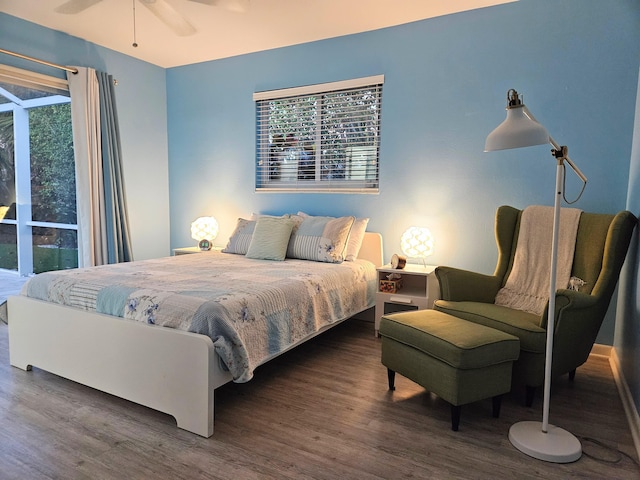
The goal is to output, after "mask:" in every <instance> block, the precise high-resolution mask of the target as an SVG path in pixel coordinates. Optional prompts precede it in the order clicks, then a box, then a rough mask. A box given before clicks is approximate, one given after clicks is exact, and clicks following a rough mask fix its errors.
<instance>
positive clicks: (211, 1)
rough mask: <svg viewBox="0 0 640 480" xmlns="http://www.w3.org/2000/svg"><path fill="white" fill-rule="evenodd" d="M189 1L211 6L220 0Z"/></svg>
mask: <svg viewBox="0 0 640 480" xmlns="http://www.w3.org/2000/svg"><path fill="white" fill-rule="evenodd" d="M189 1H190V2H196V3H202V4H204V5H211V6H212V7H213V6H215V5H217V4H218V3H220V0H189Z"/></svg>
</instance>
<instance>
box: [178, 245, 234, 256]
mask: <svg viewBox="0 0 640 480" xmlns="http://www.w3.org/2000/svg"><path fill="white" fill-rule="evenodd" d="M223 248H224V247H222V246H220V245H214V246H213V247H211V250H200V248H198V247H182V248H174V249H173V254H174V255H188V254H190V253H211V252H219V251H220V250H222V249H223Z"/></svg>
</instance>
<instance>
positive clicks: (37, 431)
mask: <svg viewBox="0 0 640 480" xmlns="http://www.w3.org/2000/svg"><path fill="white" fill-rule="evenodd" d="M7 335H8V333H7V327H6V325H4V324H1V323H0V478H1V479H3V480H4V479H7V480H12V479H20V480H22V479H96V478H100V479H122V478H127V479H149V478H153V479H165V478H166V479H185V480H187V479H188V480H191V479H203V480H204V479H206V480H209V479H231V478H234V479H243V480H244V479H268V478H274V479H275V478H278V479H296V480H298V479H323V480H325V479H326V480H329V479H337V478H340V479H352V478H353V479H372V480H374V479H396V478H413V479H420V478H429V479H441V478H442V479H474V478H477V479H485V478H518V479H525V480H526V479H538V478H545V479H568V478H581V479H585V478H586V479H589V478H593V479H603V478H606V479H625V480H627V479H634V478H638V479H640V469H639V468H638V459H637V457H636V454H635V447H634V445H633V440H632V437H631V432H630V430H629V427H628V425H627V422H626V418H625V415H624V411H623V409H622V403H621V401H620V398H619V397H618V394H617V391H616V387H615V383H614V381H613V378H612V374H611V370H610V367H609V364H608V362H607V360H606V359H604V358H601V357H591V358H590V359H589V361H588V362H587V364H585V365H584V366H583V367H581V368H580V369H578V373H577V375H576V379H575V381H574V382H569V381H568V380H567V379H566V378H561V379H559V380H558V381H556V382H555V383H554V385H553V389H552V399H551V417H550V419H551V423H555V424H559V425H560V426H562V427H563V428H566V429H567V430H569V431H571V432H572V433H574V434H575V435H576V436H578V437H579V438H580V440H581V441H582V444H583V449H584V452H585V454H584V455H583V456H582V458H581V459H580V460H578V461H577V462H575V463H572V464H567V465H555V464H549V463H545V462H542V461H539V460H536V459H532V458H529V457H528V456H526V455H524V454H522V453H520V452H519V451H517V450H516V449H515V448H514V447H513V446H512V445H511V444H510V443H509V440H508V430H509V427H510V426H511V425H512V424H513V423H515V422H517V421H521V420H540V417H541V406H540V404H539V400H538V401H537V402H536V403H534V406H533V407H532V408H526V407H524V406H523V404H522V402H521V399H522V396H521V395H520V394H513V395H507V396H505V398H504V400H503V405H502V410H501V417H500V418H497V419H496V418H493V417H492V416H491V401H490V400H485V401H481V402H476V403H474V404H471V405H466V406H464V407H463V409H462V419H461V423H460V430H459V431H458V432H453V431H452V430H451V423H450V422H451V420H450V410H449V405H448V404H447V403H446V402H444V401H443V400H441V399H440V398H438V397H437V396H435V395H433V394H431V393H429V392H426V391H424V389H422V388H421V387H419V386H418V385H416V384H414V383H413V382H411V381H409V380H407V379H406V378H403V377H401V376H398V378H397V380H396V387H397V389H396V391H394V392H390V391H388V388H387V375H386V369H385V368H384V367H383V366H382V365H381V363H380V340H379V339H377V338H374V336H373V333H372V325H371V323H368V322H362V321H357V320H350V321H347V322H345V323H344V324H342V325H339V326H337V327H335V328H334V329H332V330H330V331H329V332H326V333H324V334H323V335H321V336H319V337H317V338H316V339H314V340H312V341H310V342H308V343H307V344H305V345H303V346H301V347H298V348H296V349H294V350H292V351H290V352H288V353H286V354H285V355H283V356H282V357H279V358H277V359H275V360H273V361H271V362H270V363H268V364H267V365H264V366H262V367H259V368H258V369H257V370H256V374H255V377H254V379H253V380H251V381H250V382H248V383H246V384H228V385H225V386H223V387H222V388H220V389H219V390H218V391H217V392H216V412H215V415H216V418H215V433H214V435H213V437H211V438H208V439H206V438H202V437H199V436H197V435H194V434H191V433H189V432H186V431H184V430H181V429H178V428H177V427H176V424H175V420H174V419H173V418H171V417H170V416H168V415H165V414H162V413H159V412H156V411H153V410H150V409H148V408H146V407H142V406H140V405H136V404H133V403H131V402H127V401H125V400H122V399H119V398H116V397H113V396H111V395H107V394H104V393H102V392H99V391H96V390H93V389H91V388H88V387H85V386H83V385H79V384H76V383H74V382H71V381H68V380H65V379H62V378H60V377H57V376H55V375H52V374H49V373H47V372H44V371H41V370H38V369H34V371H32V372H24V371H21V370H19V369H15V368H12V367H10V366H9V352H8V341H7Z"/></svg>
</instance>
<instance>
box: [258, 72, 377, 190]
mask: <svg viewBox="0 0 640 480" xmlns="http://www.w3.org/2000/svg"><path fill="white" fill-rule="evenodd" d="M383 83H384V76H382V75H379V76H374V77H366V78H359V79H354V80H347V81H342V82H334V83H325V84H319V85H311V86H306V87H297V88H288V89H284V90H271V91H267V92H259V93H256V94H254V96H253V98H254V100H255V102H256V117H257V123H256V190H257V191H267V192H268V191H274V192H287V191H288V192H308V191H313V192H335V191H339V192H341V193H347V192H353V193H377V192H378V172H379V152H380V118H381V104H382V85H383Z"/></svg>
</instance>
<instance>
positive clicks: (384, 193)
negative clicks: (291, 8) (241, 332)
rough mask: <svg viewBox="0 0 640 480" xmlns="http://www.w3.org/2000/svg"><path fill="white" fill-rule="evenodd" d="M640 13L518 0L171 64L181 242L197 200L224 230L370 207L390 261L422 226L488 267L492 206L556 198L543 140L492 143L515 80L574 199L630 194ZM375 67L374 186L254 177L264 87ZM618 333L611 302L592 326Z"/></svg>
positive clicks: (608, 202)
mask: <svg viewBox="0 0 640 480" xmlns="http://www.w3.org/2000/svg"><path fill="white" fill-rule="evenodd" d="M551 11H553V12H554V15H550V13H549V12H551ZM639 12H640V9H639V8H638V4H637V2H632V1H618V2H602V1H599V0H590V1H586V0H563V1H562V2H557V1H555V0H521V1H519V2H516V3H511V4H507V5H502V6H498V7H492V8H486V9H482V10H477V11H473V12H466V13H460V14H455V15H449V16H445V17H440V18H435V19H430V20H425V21H421V22H416V23H412V24H408V25H404V26H400V27H394V28H389V29H384V30H378V31H374V32H368V33H363V34H358V35H352V36H346V37H340V38H336V39H330V40H325V41H319V42H314V43H308V44H304V45H299V46H293V47H288V48H282V49H276V50H271V51H266V52H261V53H256V54H251V55H245V56H239V57H234V58H230V59H224V60H219V61H213V62H205V63H200V64H196V65H190V66H184V67H178V68H172V69H169V70H168V71H167V92H168V93H167V97H168V118H169V123H168V132H169V179H170V197H171V245H172V247H177V246H182V245H190V244H192V243H193V241H192V240H191V239H190V238H189V223H190V222H191V221H192V220H193V219H194V218H196V217H197V216H200V215H203V214H211V215H214V216H215V217H216V218H217V219H218V221H219V223H220V224H221V233H220V240H219V242H220V243H225V241H226V238H227V237H228V235H229V234H230V233H231V231H232V230H233V227H234V225H235V220H236V218H237V217H238V216H246V215H249V214H251V213H252V212H266V213H283V212H295V211H297V210H304V211H307V212H309V213H315V214H334V215H340V214H355V215H358V216H371V222H370V224H369V225H370V226H369V229H370V230H376V231H380V232H382V234H383V237H384V241H385V259H387V260H388V259H389V257H390V256H391V254H392V253H393V252H397V251H399V239H400V236H401V234H402V232H403V231H404V230H405V229H406V228H407V227H409V226H411V225H420V226H426V227H429V228H430V229H431V231H432V233H433V234H434V236H435V239H436V248H435V253H434V255H433V256H432V257H430V258H429V260H428V261H429V262H430V263H433V264H449V265H455V266H459V267H464V268H469V269H473V270H478V271H482V272H485V273H491V272H492V271H493V268H494V266H495V262H496V258H497V253H496V247H495V242H494V237H493V216H494V213H495V209H496V208H497V207H498V206H499V205H502V204H510V205H514V206H517V207H524V206H526V205H529V204H534V203H536V204H547V205H551V204H552V202H553V198H554V195H553V190H554V182H555V161H554V160H553V158H552V157H551V155H550V153H549V149H548V148H547V147H544V146H542V147H535V148H530V149H521V150H510V151H504V152H497V153H491V154H488V153H483V148H484V140H485V138H486V135H487V134H488V133H489V132H490V131H491V130H492V129H493V128H494V127H495V126H497V125H498V124H499V123H500V122H501V121H502V120H503V119H504V116H505V113H504V106H505V98H506V92H507V90H508V89H509V88H516V89H517V90H519V91H520V92H521V93H523V94H524V96H525V97H524V98H525V102H526V103H527V105H528V107H529V108H530V109H531V110H532V112H533V113H534V114H535V115H536V117H537V118H538V120H539V121H540V122H541V123H543V124H544V125H545V126H546V127H547V129H548V130H549V131H550V132H551V134H552V135H553V137H554V138H555V139H556V140H557V141H559V142H560V143H561V144H566V145H568V146H569V151H570V156H571V158H572V159H573V160H574V161H575V162H576V163H577V164H578V165H579V166H580V168H581V169H582V170H583V171H584V173H585V174H586V175H587V177H588V178H589V180H590V181H589V185H588V187H587V190H586V191H585V193H584V195H583V197H582V198H581V199H580V201H579V202H578V203H577V204H576V205H575V206H576V207H578V208H581V209H583V210H587V211H593V212H616V211H618V210H622V209H624V208H625V206H626V196H627V183H628V173H629V162H630V154H631V143H632V133H633V120H634V105H635V104H634V101H635V95H636V86H637V81H638V65H640V28H639V26H640V25H639V15H640V13H639ZM375 74H384V75H385V85H384V89H383V107H382V140H381V152H380V162H381V167H380V168H381V169H380V194H379V195H337V194H265V193H255V192H254V183H253V178H254V173H253V172H254V161H255V149H254V135H255V131H254V130H255V109H254V104H253V101H252V94H253V93H254V92H256V91H261V90H268V89H276V88H284V87H292V86H299V85H306V84H313V83H321V82H329V81H335V80H343V79H349V78H357V77H362V76H367V75H375ZM569 177H571V175H569ZM568 185H569V186H568V191H567V197H568V198H571V197H575V195H576V194H577V193H578V188H577V183H576V182H574V181H569V183H568ZM613 334H614V318H613V313H610V314H609V318H608V319H607V321H606V322H605V326H604V327H603V329H602V331H601V334H600V336H599V338H598V341H599V342H602V343H606V344H609V345H611V344H612V342H613Z"/></svg>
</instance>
